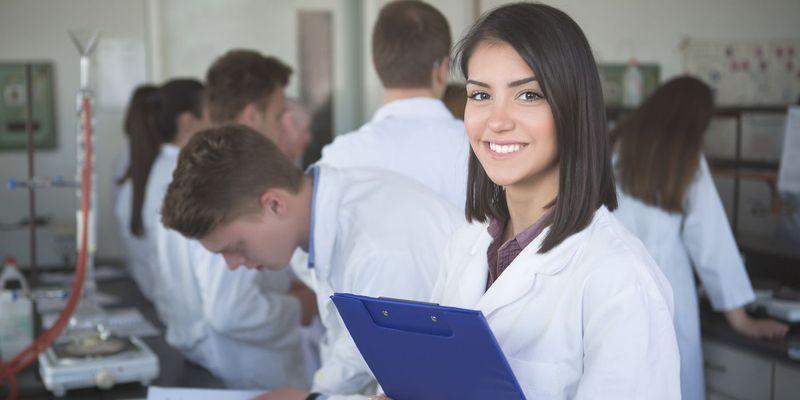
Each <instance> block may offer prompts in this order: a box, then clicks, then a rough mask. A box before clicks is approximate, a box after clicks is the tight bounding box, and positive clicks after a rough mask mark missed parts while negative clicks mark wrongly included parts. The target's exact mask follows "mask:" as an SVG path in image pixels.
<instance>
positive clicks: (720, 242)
mask: <svg viewBox="0 0 800 400" xmlns="http://www.w3.org/2000/svg"><path fill="white" fill-rule="evenodd" d="M685 206H686V210H685V212H686V217H685V219H684V221H683V229H682V231H681V238H682V239H683V243H684V245H685V246H686V249H687V250H688V252H689V256H690V258H691V260H692V264H693V265H694V267H695V270H697V273H698V275H699V276H700V280H701V281H702V283H703V287H704V288H705V289H706V293H707V294H708V297H709V299H710V300H711V305H712V306H713V307H714V309H715V310H717V311H724V310H730V309H733V308H736V307H740V306H742V305H745V304H747V303H749V302H751V301H753V300H754V299H755V294H754V293H753V288H752V287H751V286H750V279H749V278H748V277H747V271H746V270H745V268H744V263H743V262H742V257H741V256H740V255H739V248H738V247H737V246H736V240H735V239H734V237H733V232H732V231H731V227H730V225H729V224H728V217H727V216H726V214H725V209H724V208H723V206H722V201H721V200H720V198H719V194H717V189H716V187H715V186H714V180H713V179H712V178H711V173H710V172H709V169H708V164H707V163H706V160H705V158H704V157H701V159H700V163H699V166H698V172H697V177H696V178H695V181H694V182H693V184H692V185H691V186H689V188H688V190H687V193H686V203H685Z"/></svg>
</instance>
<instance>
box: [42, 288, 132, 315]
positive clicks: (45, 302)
mask: <svg viewBox="0 0 800 400" xmlns="http://www.w3.org/2000/svg"><path fill="white" fill-rule="evenodd" d="M34 296H35V297H36V295H35V294H34ZM68 298H69V291H66V290H65V291H64V296H61V297H36V311H39V314H49V313H53V312H60V311H61V310H63V309H64V307H66V305H67V300H68ZM95 300H96V301H97V304H98V305H99V306H100V307H108V306H113V305H117V304H119V303H120V301H121V299H120V298H119V297H117V296H114V295H111V294H108V293H103V292H96V293H95Z"/></svg>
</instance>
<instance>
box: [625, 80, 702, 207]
mask: <svg viewBox="0 0 800 400" xmlns="http://www.w3.org/2000/svg"><path fill="white" fill-rule="evenodd" d="M713 108H714V101H713V98H712V93H711V88H709V87H708V86H707V85H706V84H705V83H703V82H701V81H699V80H698V79H695V78H691V77H680V78H676V79H673V80H671V81H669V82H667V83H665V84H664V85H663V86H661V87H660V88H658V89H657V90H656V91H655V93H653V94H652V95H651V96H650V97H649V98H647V100H645V101H644V103H643V104H642V105H641V106H640V107H639V108H638V109H637V110H636V111H634V112H633V113H632V114H630V115H628V116H627V117H626V118H624V119H623V120H622V121H621V122H620V124H619V125H618V126H617V127H616V128H615V129H614V130H613V131H612V132H611V138H612V141H613V142H614V143H616V145H617V146H618V150H617V151H618V158H617V162H616V165H615V167H616V170H617V179H618V181H619V185H620V186H621V188H622V190H623V191H624V192H625V193H627V194H629V195H631V196H633V197H635V198H637V199H639V200H641V201H642V202H644V203H646V204H650V205H653V206H656V207H659V208H662V209H664V210H667V211H672V212H683V205H684V196H685V194H686V189H687V188H688V187H689V185H690V184H691V183H692V181H693V180H694V177H695V175H696V174H697V168H698V163H699V161H700V150H701V148H702V145H703V133H704V132H705V131H706V129H707V128H708V124H709V122H710V121H711V116H712V114H713Z"/></svg>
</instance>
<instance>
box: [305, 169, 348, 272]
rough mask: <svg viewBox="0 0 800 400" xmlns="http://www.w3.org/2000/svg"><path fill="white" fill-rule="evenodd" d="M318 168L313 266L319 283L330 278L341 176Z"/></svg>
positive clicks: (314, 211) (329, 170)
mask: <svg viewBox="0 0 800 400" xmlns="http://www.w3.org/2000/svg"><path fill="white" fill-rule="evenodd" d="M316 168H319V169H320V171H319V182H318V183H317V193H316V203H315V204H314V210H312V212H313V213H314V268H315V269H316V271H317V278H318V279H319V280H320V281H321V282H320V283H323V282H324V283H325V284H326V285H327V282H328V280H329V278H330V274H331V271H330V268H331V263H332V262H333V247H334V243H336V233H337V229H336V227H337V223H336V222H337V221H338V219H339V199H340V198H341V186H342V185H341V176H339V174H338V173H337V172H336V171H334V170H332V169H330V168H328V167H325V166H323V165H317V167H316Z"/></svg>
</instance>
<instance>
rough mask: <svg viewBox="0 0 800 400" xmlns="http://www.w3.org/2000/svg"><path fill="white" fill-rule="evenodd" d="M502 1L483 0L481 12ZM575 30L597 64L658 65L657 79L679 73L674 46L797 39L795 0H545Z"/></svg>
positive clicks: (799, 7)
mask: <svg viewBox="0 0 800 400" xmlns="http://www.w3.org/2000/svg"><path fill="white" fill-rule="evenodd" d="M504 3H506V1H503V0H483V1H482V10H483V11H487V10H491V9H492V8H495V7H497V6H499V5H501V4H504ZM544 3H546V4H549V5H552V6H554V7H557V8H559V9H561V10H563V11H565V12H566V13H567V14H569V15H570V16H571V17H572V18H573V19H575V21H576V22H577V23H578V25H580V26H581V28H582V29H583V31H584V33H585V34H586V36H587V38H588V39H589V43H590V44H591V45H592V49H593V50H594V52H595V55H596V57H597V59H598V61H599V62H627V61H628V60H629V59H630V57H631V56H634V57H636V58H637V59H638V60H639V61H641V62H655V63H658V64H660V65H661V78H662V80H663V79H669V78H670V77H673V76H675V75H679V74H680V73H681V72H682V71H683V66H682V64H681V61H682V58H681V53H680V51H679V47H678V46H679V44H680V42H681V40H682V39H683V38H685V37H686V36H692V37H696V38H709V39H785V38H800V1H798V0H762V1H754V0H666V1H665V0H595V1H585V0H548V1H544Z"/></svg>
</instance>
